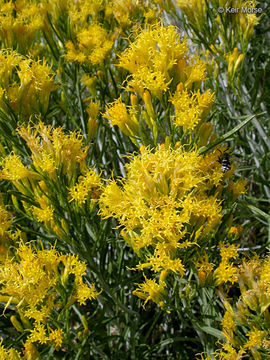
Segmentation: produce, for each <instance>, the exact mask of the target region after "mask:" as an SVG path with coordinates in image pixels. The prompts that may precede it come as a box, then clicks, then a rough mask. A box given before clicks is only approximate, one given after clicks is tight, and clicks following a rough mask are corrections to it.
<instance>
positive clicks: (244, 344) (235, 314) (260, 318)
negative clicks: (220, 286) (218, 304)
mask: <svg viewBox="0 0 270 360" xmlns="http://www.w3.org/2000/svg"><path fill="white" fill-rule="evenodd" d="M222 251H223V252H225V255H226V256H227V257H229V256H230V257H235V256H236V253H235V251H236V250H235V249H233V248H231V250H230V251H229V252H228V250H227V248H223V249H222ZM269 274H270V258H269V257H268V258H266V259H259V258H258V257H257V256H255V257H254V258H252V259H251V260H249V261H243V263H242V264H241V265H240V266H239V267H238V268H237V278H238V280H237V285H238V286H239V289H240V296H239V298H238V299H237V301H235V302H234V303H233V304H231V301H230V300H229V299H226V297H225V295H224V294H223V293H222V292H219V294H220V297H221V300H222V302H223V304H224V307H225V309H226V312H225V314H224V317H223V320H222V326H223V330H222V332H223V335H224V336H225V339H226V342H224V343H223V344H222V348H221V349H219V350H217V351H216V357H215V359H217V360H223V359H225V360H231V359H242V357H243V356H244V355H245V357H249V358H253V359H266V358H268V357H267V355H266V354H269V351H270V334H269V312H268V307H269V304H270V276H269ZM243 329H244V335H245V336H243ZM233 356H234V357H233ZM265 356H266V357H265Z"/></svg>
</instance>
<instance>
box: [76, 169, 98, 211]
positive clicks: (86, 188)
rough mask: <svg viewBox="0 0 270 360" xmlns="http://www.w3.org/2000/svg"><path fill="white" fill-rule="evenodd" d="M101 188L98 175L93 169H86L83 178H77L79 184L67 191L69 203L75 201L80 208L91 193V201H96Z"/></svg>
mask: <svg viewBox="0 0 270 360" xmlns="http://www.w3.org/2000/svg"><path fill="white" fill-rule="evenodd" d="M100 188H101V180H100V175H99V174H97V173H96V172H95V170H94V169H88V170H87V172H86V174H85V175H84V176H81V177H80V178H79V182H78V183H77V184H76V185H74V186H73V187H72V188H71V189H69V193H70V195H71V199H70V201H77V202H78V205H79V206H81V205H83V204H84V203H85V201H86V199H87V196H88V195H89V194H91V193H92V195H91V197H92V199H96V198H97V197H98V194H99V190H100Z"/></svg>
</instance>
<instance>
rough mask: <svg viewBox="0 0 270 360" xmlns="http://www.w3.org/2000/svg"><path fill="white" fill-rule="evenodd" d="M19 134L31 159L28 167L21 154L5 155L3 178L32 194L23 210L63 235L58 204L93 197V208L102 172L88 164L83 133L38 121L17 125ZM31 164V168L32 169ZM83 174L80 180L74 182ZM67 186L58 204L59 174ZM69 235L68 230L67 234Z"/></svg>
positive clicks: (91, 205) (79, 201) (0, 175)
mask: <svg viewBox="0 0 270 360" xmlns="http://www.w3.org/2000/svg"><path fill="white" fill-rule="evenodd" d="M18 133H19V134H20V136H21V137H22V138H23V139H24V140H25V141H26V144H27V146H28V148H29V149H30V152H31V155H30V159H31V160H32V162H31V163H30V164H29V165H28V167H26V166H25V165H23V163H22V161H21V159H20V157H18V156H17V155H15V154H14V153H11V154H9V155H8V156H6V157H4V158H3V159H2V161H1V166H2V170H0V180H9V181H11V182H12V183H13V185H14V186H15V187H16V188H17V190H19V192H21V193H22V194H23V195H25V196H27V197H28V198H29V197H30V198H31V199H32V200H31V201H30V203H31V205H32V204H34V206H30V205H29V203H28V202H25V201H23V202H22V204H23V206H24V210H25V211H26V213H27V214H28V215H29V216H32V215H34V217H35V218H36V219H37V221H38V222H43V223H44V224H45V226H46V227H47V229H49V230H53V232H54V233H56V234H57V236H59V237H61V238H63V236H64V233H65V232H66V226H65V220H64V219H62V220H63V221H62V223H63V227H64V228H65V229H62V230H61V229H60V227H59V224H58V225H56V223H55V218H54V212H55V207H58V206H59V201H60V204H61V205H62V206H66V205H64V204H63V201H64V202H65V204H66V202H68V200H69V199H68V192H69V193H70V197H71V198H70V201H73V200H74V201H76V203H78V205H79V206H82V205H83V204H84V203H85V202H86V200H87V198H90V200H91V201H90V209H91V210H92V209H93V207H94V205H95V203H96V202H97V198H98V197H99V195H100V188H101V180H100V175H99V174H97V173H96V172H95V170H94V169H91V168H90V169H88V168H87V166H86V155H87V149H88V148H87V146H85V145H84V141H83V137H82V135H81V134H79V133H78V132H75V131H73V132H69V133H68V134H65V133H64V131H63V129H62V128H61V127H58V128H53V127H52V126H50V125H47V126H46V125H44V124H43V123H42V122H39V123H38V124H36V125H33V126H31V125H28V126H26V127H25V126H21V127H20V128H19V129H18ZM30 168H31V170H30ZM78 172H79V173H80V174H81V176H80V177H79V179H78V180H79V181H78V183H77V184H75V181H76V179H77V177H78V175H77V174H78ZM65 175H66V180H65V185H66V188H62V190H61V191H62V192H65V199H64V200H63V198H61V196H60V198H61V200H57V202H58V203H57V205H56V204H55V196H53V193H54V192H55V184H56V183H57V182H58V179H59V176H65ZM61 187H62V184H61ZM14 205H15V207H16V208H18V201H17V200H15V199H14ZM67 235H68V234H67Z"/></svg>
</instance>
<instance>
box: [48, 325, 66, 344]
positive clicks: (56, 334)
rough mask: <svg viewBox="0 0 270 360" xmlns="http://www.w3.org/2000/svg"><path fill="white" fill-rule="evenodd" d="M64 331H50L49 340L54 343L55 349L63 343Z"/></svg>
mask: <svg viewBox="0 0 270 360" xmlns="http://www.w3.org/2000/svg"><path fill="white" fill-rule="evenodd" d="M63 333H64V332H63V330H62V329H56V330H52V331H50V334H49V340H50V341H53V342H54V345H55V347H60V346H61V345H62V342H63Z"/></svg>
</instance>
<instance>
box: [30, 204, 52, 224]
mask: <svg viewBox="0 0 270 360" xmlns="http://www.w3.org/2000/svg"><path fill="white" fill-rule="evenodd" d="M32 211H33V214H34V215H35V217H36V218H37V220H38V221H40V222H45V223H46V222H51V221H53V212H54V210H53V207H52V205H45V206H44V207H43V208H38V207H32Z"/></svg>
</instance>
